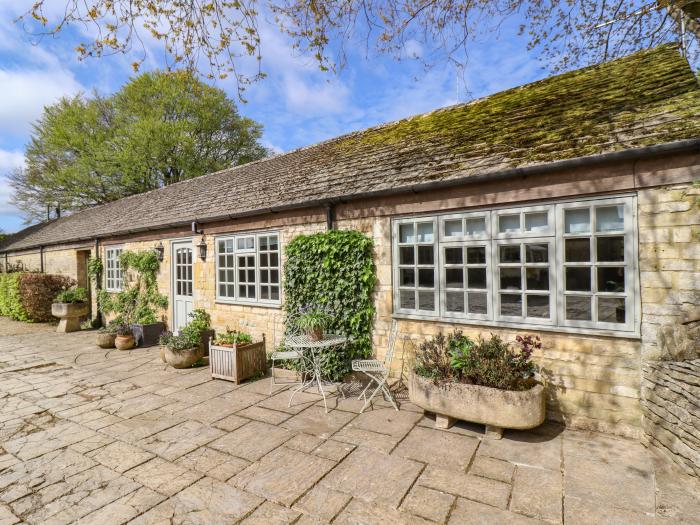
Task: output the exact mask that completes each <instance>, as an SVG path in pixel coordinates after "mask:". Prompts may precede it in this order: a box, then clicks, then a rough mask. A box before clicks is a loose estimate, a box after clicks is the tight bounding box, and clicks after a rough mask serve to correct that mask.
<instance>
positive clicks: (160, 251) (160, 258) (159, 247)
mask: <svg viewBox="0 0 700 525" xmlns="http://www.w3.org/2000/svg"><path fill="white" fill-rule="evenodd" d="M153 251H154V252H156V256H157V257H158V261H160V262H163V254H164V253H165V248H164V247H163V243H162V242H158V245H157V246H154V247H153Z"/></svg>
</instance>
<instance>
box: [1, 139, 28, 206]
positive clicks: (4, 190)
mask: <svg viewBox="0 0 700 525" xmlns="http://www.w3.org/2000/svg"><path fill="white" fill-rule="evenodd" d="M23 164H24V154H23V153H22V152H21V151H13V150H9V151H8V150H3V149H0V216H3V215H5V216H14V215H18V214H19V213H20V210H18V209H17V208H15V207H14V206H12V205H11V204H10V197H11V188H10V183H9V181H8V180H7V179H6V178H5V175H7V174H8V173H9V172H11V171H12V170H13V169H15V168H19V167H21V166H22V165H23Z"/></svg>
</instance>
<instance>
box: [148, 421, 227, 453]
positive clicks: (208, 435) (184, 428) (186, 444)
mask: <svg viewBox="0 0 700 525" xmlns="http://www.w3.org/2000/svg"><path fill="white" fill-rule="evenodd" d="M225 434H226V433H225V432H224V431H223V430H220V429H218V428H213V427H210V426H209V425H205V424H203V423H200V422H199V421H185V422H183V423H180V424H179V425H175V426H174V427H170V428H168V429H166V430H163V431H162V432H158V433H157V434H153V435H152V436H149V437H147V438H144V439H141V440H139V441H137V442H136V445H137V446H138V447H141V448H143V449H145V450H148V451H149V452H152V453H153V454H156V455H158V456H160V457H162V458H164V459H167V460H168V461H175V460H176V459H177V458H179V457H180V456H184V455H185V454H187V453H188V452H192V451H193V450H196V449H198V448H199V447H201V446H203V445H206V444H207V443H209V442H211V441H214V440H215V439H217V438H219V437H221V436H223V435H225Z"/></svg>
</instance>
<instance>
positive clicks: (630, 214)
mask: <svg viewBox="0 0 700 525" xmlns="http://www.w3.org/2000/svg"><path fill="white" fill-rule="evenodd" d="M619 205H621V206H623V218H624V223H625V227H624V229H623V230H622V231H612V232H597V231H596V215H597V214H596V213H595V210H596V208H597V207H607V206H619ZM573 209H589V210H590V213H591V217H590V224H591V231H590V232H584V233H565V225H564V212H565V211H566V210H573ZM557 231H558V232H560V234H559V235H560V237H561V239H562V240H561V242H559V243H557V269H558V274H559V275H561V281H562V282H561V285H560V286H558V288H557V304H558V315H559V324H560V325H562V326H567V327H574V328H595V329H601V330H616V331H634V330H635V327H636V326H637V324H638V321H639V319H640V317H641V315H640V308H639V293H640V292H639V281H638V266H637V265H638V257H637V253H638V247H637V206H636V199H634V198H630V197H625V198H607V199H595V200H588V201H579V202H575V203H568V204H561V205H559V206H558V207H557ZM619 236H623V237H624V243H625V251H624V259H625V260H624V261H623V262H622V263H620V262H619V261H616V262H598V261H597V260H596V259H597V249H598V243H597V242H596V239H597V238H599V237H619ZM575 238H578V239H591V243H590V262H589V263H588V264H586V263H566V262H565V260H564V259H565V248H566V244H565V240H566V239H575ZM567 266H574V267H576V266H582V267H589V268H591V292H590V293H588V292H578V293H577V292H568V291H566V290H565V287H566V276H565V272H566V267H567ZM606 266H607V267H620V266H623V267H624V268H625V292H624V293H621V292H599V291H598V275H597V268H600V267H606ZM576 295H580V296H582V297H588V296H592V303H591V316H592V320H591V321H581V320H568V319H566V296H576ZM599 297H603V298H605V297H624V299H625V323H605V322H600V321H597V317H598V298H599Z"/></svg>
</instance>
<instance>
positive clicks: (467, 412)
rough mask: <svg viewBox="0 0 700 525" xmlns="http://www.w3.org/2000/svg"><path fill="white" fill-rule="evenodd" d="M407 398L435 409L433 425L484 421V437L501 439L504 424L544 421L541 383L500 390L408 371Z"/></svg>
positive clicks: (514, 425) (516, 426) (525, 426)
mask: <svg viewBox="0 0 700 525" xmlns="http://www.w3.org/2000/svg"><path fill="white" fill-rule="evenodd" d="M408 389H409V398H410V400H411V402H412V403H413V404H415V405H418V406H419V407H421V408H422V409H423V410H426V411H428V412H433V413H435V426H436V427H438V428H449V427H451V426H452V425H453V424H454V423H455V420H456V419H461V420H464V421H471V422H474V423H482V424H484V425H486V435H487V437H492V438H496V439H500V438H501V437H502V436H503V429H504V428H513V429H528V428H535V427H536V426H539V425H541V424H542V423H543V422H544V418H545V397H544V387H543V386H542V385H541V384H539V383H538V384H535V386H533V387H532V388H531V389H529V390H500V389H498V388H491V387H487V386H480V385H468V384H463V383H440V384H437V385H436V384H435V383H433V382H432V381H430V380H429V379H425V378H422V377H420V376H417V375H415V374H411V377H410V379H409V385H408Z"/></svg>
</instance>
